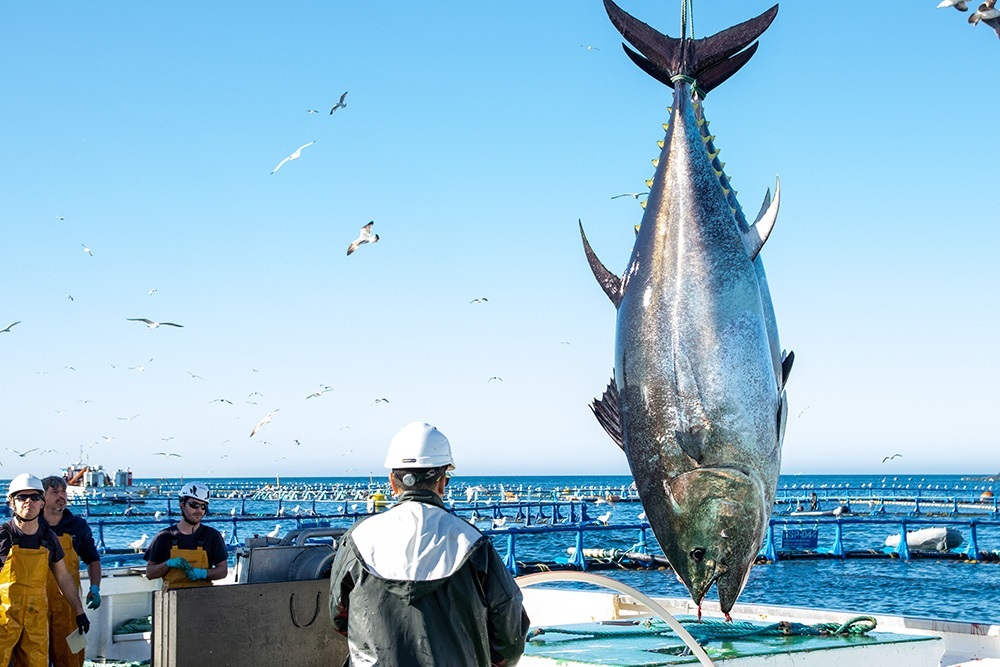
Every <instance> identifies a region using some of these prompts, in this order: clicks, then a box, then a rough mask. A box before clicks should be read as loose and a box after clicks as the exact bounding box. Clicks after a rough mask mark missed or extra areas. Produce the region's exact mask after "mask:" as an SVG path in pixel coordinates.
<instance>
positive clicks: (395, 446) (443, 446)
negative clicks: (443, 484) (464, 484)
mask: <svg viewBox="0 0 1000 667" xmlns="http://www.w3.org/2000/svg"><path fill="white" fill-rule="evenodd" d="M440 466H448V470H454V469H455V461H454V460H453V459H452V458H451V443H450V442H448V438H446V437H444V433H442V432H441V431H439V430H437V429H436V428H434V427H433V426H431V425H430V424H426V423H424V422H412V423H410V424H407V425H406V426H404V427H403V428H401V429H399V431H398V432H397V433H396V435H394V436H392V441H391V442H389V451H388V453H387V454H386V456H385V467H386V468H389V469H390V470H399V469H407V468H438V467H440Z"/></svg>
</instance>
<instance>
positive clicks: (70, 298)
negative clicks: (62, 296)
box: [66, 294, 76, 301]
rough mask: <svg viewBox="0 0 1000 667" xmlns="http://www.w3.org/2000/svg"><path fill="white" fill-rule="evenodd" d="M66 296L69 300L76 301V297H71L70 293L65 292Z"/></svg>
mask: <svg viewBox="0 0 1000 667" xmlns="http://www.w3.org/2000/svg"><path fill="white" fill-rule="evenodd" d="M66 298H67V299H69V300H70V301H76V299H74V298H73V295H72V294H67V295H66Z"/></svg>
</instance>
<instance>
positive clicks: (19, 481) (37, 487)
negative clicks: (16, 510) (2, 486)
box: [7, 472, 45, 498]
mask: <svg viewBox="0 0 1000 667" xmlns="http://www.w3.org/2000/svg"><path fill="white" fill-rule="evenodd" d="M18 491H39V492H41V493H45V486H44V485H43V484H42V480H40V479H38V478H37V477H35V476H34V475H32V474H29V473H26V472H22V473H21V474H20V475H18V476H17V477H15V478H14V479H12V480H10V486H9V487H7V497H8V498H10V497H11V496H12V495H14V494H15V493H17V492H18Z"/></svg>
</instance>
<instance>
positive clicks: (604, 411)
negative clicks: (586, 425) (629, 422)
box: [590, 378, 625, 451]
mask: <svg viewBox="0 0 1000 667" xmlns="http://www.w3.org/2000/svg"><path fill="white" fill-rule="evenodd" d="M590 409H591V410H593V411H594V416H595V417H597V421H598V423H600V425H601V426H602V427H603V428H604V430H605V431H606V432H607V434H608V435H610V436H611V439H612V440H614V441H615V444H616V445H618V446H619V447H621V449H622V451H625V445H624V444H623V442H622V418H621V413H620V412H619V411H618V385H616V384H615V379H614V378H611V382H609V383H608V388H607V389H605V390H604V395H603V396H602V397H601V398H595V399H594V402H593V403H591V404H590Z"/></svg>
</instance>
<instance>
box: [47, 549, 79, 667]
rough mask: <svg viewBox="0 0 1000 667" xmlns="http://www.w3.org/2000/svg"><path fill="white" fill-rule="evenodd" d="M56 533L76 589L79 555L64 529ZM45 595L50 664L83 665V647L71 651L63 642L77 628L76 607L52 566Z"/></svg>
mask: <svg viewBox="0 0 1000 667" xmlns="http://www.w3.org/2000/svg"><path fill="white" fill-rule="evenodd" d="M57 537H58V538H59V544H61V545H62V548H63V553H64V554H66V556H65V559H64V560H63V562H64V563H66V569H67V570H69V574H70V576H71V577H73V581H74V582H75V583H76V590H77V592H79V590H80V555H79V554H77V553H76V549H74V548H73V536H72V535H70V534H69V533H68V532H66V533H63V534H62V535H58V536H57ZM48 598H49V656H50V657H51V658H52V664H53V665H55V666H56V667H83V656H84V653H86V651H85V650H81V651H80V652H79V653H70V652H69V644H67V643H66V637H68V636H69V633H71V632H73V631H74V630H76V629H77V625H76V611H75V610H74V609H73V607H71V606H70V604H69V602H67V601H66V598H64V597H63V594H62V591H61V590H59V584H58V583H56V578H55V575H53V574H52V571H51V570H49V581H48Z"/></svg>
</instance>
